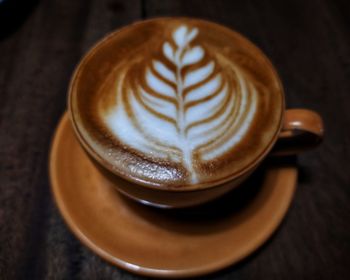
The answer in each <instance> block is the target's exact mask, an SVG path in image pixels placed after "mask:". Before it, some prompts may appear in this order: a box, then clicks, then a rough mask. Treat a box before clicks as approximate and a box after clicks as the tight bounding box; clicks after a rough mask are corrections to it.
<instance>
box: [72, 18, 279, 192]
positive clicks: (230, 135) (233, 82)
mask: <svg viewBox="0 0 350 280" xmlns="http://www.w3.org/2000/svg"><path fill="white" fill-rule="evenodd" d="M154 21H157V20H154ZM150 22H151V23H152V21H150ZM163 22H164V24H163V25H159V26H161V29H162V30H161V31H162V32H161V34H162V36H159V38H157V37H154V38H151V39H150V42H145V43H144V48H141V49H142V51H141V50H140V48H139V47H136V45H135V52H134V53H132V52H131V53H130V56H129V57H128V56H126V58H124V59H121V60H119V63H118V61H115V63H116V64H115V65H114V66H113V67H112V68H110V70H109V72H106V76H105V78H104V81H101V85H100V86H99V88H98V90H97V91H96V92H97V93H96V94H94V98H91V100H93V101H91V102H90V103H88V102H87V104H88V105H86V106H85V108H84V106H81V107H80V109H81V110H82V111H84V110H85V111H86V112H87V111H89V112H90V114H92V116H93V117H92V118H93V121H95V122H96V124H97V125H96V126H95V128H94V129H92V130H91V129H90V130H89V129H86V130H85V132H86V134H85V135H86V137H87V138H88V142H89V141H91V142H94V143H92V145H91V146H93V147H95V149H96V150H98V152H99V153H100V154H101V155H102V157H106V152H105V151H106V150H107V148H106V147H107V146H106V142H105V139H104V138H103V137H101V135H108V139H109V140H108V141H109V143H108V151H109V154H112V155H113V156H111V157H110V159H109V162H111V163H112V165H114V169H115V170H117V172H118V170H119V169H122V171H124V172H123V173H124V174H125V171H126V172H131V173H133V174H130V177H132V178H135V177H139V178H141V179H142V180H143V181H146V182H147V181H149V182H151V183H152V181H154V180H155V181H157V178H164V174H158V177H157V174H156V173H152V175H151V176H149V175H145V174H149V172H150V170H145V168H148V167H149V163H150V162H151V163H153V164H158V165H161V166H163V167H166V166H169V170H170V169H171V168H173V169H176V170H177V171H178V172H177V178H175V179H174V180H173V181H174V182H171V181H172V178H170V180H167V182H166V183H167V184H169V182H170V184H172V183H174V185H177V184H178V185H180V184H185V185H186V184H188V185H195V184H201V183H203V182H205V181H208V180H213V179H220V175H221V176H222V177H225V176H226V177H227V175H228V172H227V170H226V169H225V168H223V169H222V172H221V171H220V170H219V167H220V163H218V161H220V160H224V161H226V162H227V163H229V162H233V161H235V157H236V155H235V153H237V158H239V156H240V157H242V155H241V153H242V152H245V153H247V156H246V158H245V160H241V161H240V162H238V163H237V161H236V164H240V165H243V166H241V167H244V164H247V163H249V160H250V161H251V160H253V158H254V156H256V154H258V153H259V152H261V151H262V150H263V149H264V148H266V146H267V145H268V144H269V141H271V139H272V138H273V136H274V133H275V132H276V130H277V128H278V126H279V122H280V114H281V108H282V106H281V105H282V97H281V93H280V92H277V91H276V88H273V87H275V86H276V84H277V86H278V83H276V81H273V77H269V76H268V75H267V74H269V73H267V74H266V73H264V74H262V78H261V80H258V79H257V77H259V75H257V74H256V73H254V71H259V70H260V69H259V68H261V69H263V68H264V67H261V66H259V65H258V64H259V63H265V64H268V62H266V61H263V60H262V59H261V57H258V59H257V61H256V62H254V61H253V64H254V63H256V64H257V65H258V66H257V67H256V69H255V68H254V67H255V66H254V65H251V63H252V61H251V60H249V59H251V55H252V54H250V53H249V52H252V51H253V50H254V49H249V48H248V49H247V48H243V49H242V50H240V49H239V48H238V49H237V50H236V52H235V50H234V49H230V45H232V46H233V47H234V45H235V44H239V40H237V42H232V41H230V40H229V39H230V38H225V36H223V37H220V35H219V34H220V33H218V35H217V36H218V40H217V42H216V41H215V38H214V37H213V34H215V32H213V30H208V29H206V28H203V24H204V23H205V22H202V21H197V22H196V21H193V20H192V21H191V20H182V21H181V20H171V19H167V20H164V19H163ZM198 22H202V24H196V23H198ZM168 23H169V24H168ZM144 24H145V25H147V22H146V23H144ZM205 24H208V25H209V27H210V28H212V29H215V28H218V25H213V26H211V24H209V23H205ZM205 24H204V25H205ZM141 25H142V24H141ZM141 27H142V26H138V28H141ZM204 27H205V26H204ZM219 29H220V28H219ZM214 31H215V30H214ZM217 31H218V32H219V31H220V30H217ZM125 32H127V31H125ZM129 32H133V30H132V28H129ZM225 32H227V29H225ZM207 33H208V34H209V35H208V38H207V39H206V35H207ZM158 35H159V34H158ZM223 35H225V34H223ZM116 36H118V34H117V35H116ZM154 36H157V35H156V34H155V35H154ZM231 39H232V38H231ZM225 40H226V41H225ZM151 42H152V43H151ZM213 42H214V43H213ZM244 43H246V44H249V42H247V41H245V42H244ZM250 47H251V48H253V47H252V46H250ZM110 51H112V49H110ZM115 51H116V52H117V51H118V49H115ZM243 51H246V52H247V54H248V56H247V58H246V57H245V56H244V53H243ZM124 52H127V51H126V50H124ZM142 52H143V53H142ZM257 55H258V56H259V55H261V54H260V53H258V52H257ZM235 56H236V57H237V60H235V59H233V57H235ZM259 60H260V62H259ZM247 61H248V62H249V63H248V62H247ZM267 66H269V65H267ZM249 71H251V72H249ZM270 72H271V69H270ZM272 74H273V73H272ZM263 75H265V76H268V77H263ZM270 75H271V73H270ZM101 78H102V79H103V77H101ZM264 79H265V80H269V79H270V80H272V82H274V84H272V86H271V85H269V84H267V82H266V81H265V80H264ZM269 86H270V87H272V89H271V90H269V88H268V87H269ZM269 95H270V96H269ZM79 98H84V96H83V95H82V94H81V95H80V96H79ZM89 98H90V97H88V99H89ZM273 98H275V100H272V99H273ZM271 100H272V101H271ZM269 106H270V107H269ZM278 106H279V107H278ZM91 112H92V113H91ZM268 113H270V114H271V116H270V117H268V116H267V114H268ZM83 114H84V112H83ZM83 114H82V115H83ZM83 118H84V117H83ZM264 121H269V122H271V123H270V124H267V125H266V124H264V125H263V126H261V127H262V128H264V129H265V131H263V133H261V132H259V131H258V132H259V133H256V132H257V131H256V130H259V125H257V123H259V122H264ZM83 122H84V120H83V121H82V123H83ZM82 127H83V126H82ZM266 127H267V129H266ZM83 129H84V128H83ZM98 130H100V132H98ZM98 133H100V135H99V136H97V135H96V134H98ZM257 135H258V137H259V139H249V138H251V137H257ZM94 136H95V137H94ZM108 141H107V142H108ZM247 144H248V145H247ZM104 147H105V148H104ZM114 149H115V150H116V151H117V150H118V149H119V152H117V153H114ZM120 149H122V150H123V155H122V156H120V158H123V159H125V158H126V161H125V160H123V161H120V162H119V161H118V156H117V155H118V154H119V155H121V151H120ZM111 151H112V152H111ZM128 153H129V157H130V164H129V163H128V162H127V157H128V155H127V154H128ZM131 157H133V159H132V160H131ZM135 159H136V160H137V159H138V160H139V161H140V164H139V165H136V168H135V164H131V162H135ZM107 160H108V158H107ZM146 162H147V164H146ZM142 163H144V164H142ZM122 164H123V166H121V165H122ZM238 167H239V166H238ZM238 167H237V169H239V168H238ZM210 168H211V169H210ZM232 169H233V170H234V169H235V168H232ZM220 172H221V174H220ZM179 173H180V180H179V176H178V175H179ZM210 176H211V178H210ZM157 183H159V180H158V182H157Z"/></svg>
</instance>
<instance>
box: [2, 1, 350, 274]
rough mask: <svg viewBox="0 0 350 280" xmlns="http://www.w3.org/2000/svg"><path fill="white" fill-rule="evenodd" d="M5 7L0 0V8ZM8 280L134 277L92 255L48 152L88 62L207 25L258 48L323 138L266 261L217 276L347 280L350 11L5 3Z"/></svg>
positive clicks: (286, 5)
mask: <svg viewBox="0 0 350 280" xmlns="http://www.w3.org/2000/svg"><path fill="white" fill-rule="evenodd" d="M0 2H1V1H0ZM0 5H1V6H0V32H1V33H0V35H1V36H0V279H1V280H2V279H136V278H138V277H136V276H133V275H131V274H129V273H127V272H124V271H122V270H119V269H117V268H115V267H113V266H111V265H109V264H107V263H106V262H104V261H103V260H101V259H100V258H99V257H97V256H96V255H95V254H93V253H92V252H91V251H90V250H88V249H87V248H85V247H83V246H82V245H81V244H80V242H79V241H78V240H77V239H76V238H75V237H74V236H73V235H72V234H71V233H70V231H69V230H68V229H67V227H66V225H65V224H64V222H63V220H62V218H61V216H60V215H59V213H58V210H57V208H56V206H55V205H54V203H53V199H52V196H51V192H50V185H49V178H48V172H47V170H48V165H47V161H48V151H49V146H50V141H51V138H52V134H53V132H54V129H55V126H56V125H57V123H58V120H59V118H60V116H61V115H62V113H63V112H64V111H65V109H66V92H67V86H68V82H69V79H70V76H71V74H72V71H73V69H74V67H75V65H76V64H77V62H78V61H79V59H80V58H81V56H82V55H83V54H84V53H85V52H86V51H87V50H88V49H89V48H90V47H91V46H92V45H93V44H94V43H95V42H97V41H98V40H99V39H100V38H102V37H103V36H104V35H105V34H107V33H108V32H110V31H112V30H114V29H116V28H119V27H121V26H123V25H126V24H129V23H131V22H133V21H135V20H139V19H142V18H149V17H155V16H167V15H172V16H173V15H182V16H184V15H185V16H194V17H201V18H205V19H209V20H213V21H216V22H219V23H222V24H224V25H227V26H229V27H232V28H234V29H236V30H238V31H239V32H241V33H243V34H244V35H246V36H247V37H248V38H250V39H251V40H252V41H253V42H254V43H256V44H257V45H258V46H259V47H260V48H261V49H262V50H263V51H264V52H265V53H266V54H267V55H268V56H269V57H270V58H271V60H272V61H273V63H274V64H275V66H276V68H277V69H278V71H279V73H280V75H281V78H282V80H283V82H284V86H285V90H286V98H287V104H288V107H306V108H310V109H313V110H316V111H318V112H319V113H320V114H321V115H322V116H323V118H324V122H325V128H326V133H325V140H324V143H323V144H322V146H320V147H319V148H318V149H316V150H314V151H311V152H308V153H305V154H303V155H300V156H299V159H298V166H299V171H300V175H299V180H298V187H297V192H296V196H295V199H294V201H293V203H292V206H291V208H290V210H289V212H288V215H287V216H286V218H285V220H284V222H283V224H282V226H281V227H280V229H279V230H278V232H277V234H275V235H274V237H273V238H272V239H271V240H270V241H269V242H268V243H267V244H266V245H265V246H264V247H263V248H262V249H261V250H259V251H258V252H257V253H255V254H253V256H252V257H249V258H248V259H246V260H245V261H243V262H241V263H239V264H238V265H236V266H233V267H230V268H228V269H226V270H224V271H222V272H219V273H218V274H215V275H213V276H210V278H223V279H284V280H286V279H350V261H349V260H350V259H349V254H350V199H349V198H350V196H349V193H350V167H349V165H350V164H349V161H350V133H349V129H350V113H349V111H350V5H349V1H346V0H343V1H332V0H329V1H326V0H324V1H321V0H320V1H304V0H297V1H280V0H275V1H261V0H254V1H253V0H249V1H243V0H241V1H230V0H227V1H224V0H216V1H209V0H206V1H205V0H182V1H181V0H180V1H170V0H164V1H156V0H144V1H141V0H128V1H121V0H79V1H78V0H51V1H49V0H47V1H44V0H42V1H30V0H27V1H18V0H5V2H4V3H2V4H0Z"/></svg>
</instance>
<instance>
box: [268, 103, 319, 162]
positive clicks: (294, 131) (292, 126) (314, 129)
mask: <svg viewBox="0 0 350 280" xmlns="http://www.w3.org/2000/svg"><path fill="white" fill-rule="evenodd" d="M323 131H324V129H323V121H322V118H321V116H320V115H319V114H318V113H316V112H314V111H311V110H307V109H289V110H286V112H285V115H284V121H283V126H282V130H281V133H280V135H279V139H278V140H277V142H276V144H275V146H274V147H273V149H272V155H275V156H286V155H295V154H298V153H300V152H303V151H305V150H309V149H312V148H314V147H316V146H318V145H319V144H320V143H321V142H322V139H323Z"/></svg>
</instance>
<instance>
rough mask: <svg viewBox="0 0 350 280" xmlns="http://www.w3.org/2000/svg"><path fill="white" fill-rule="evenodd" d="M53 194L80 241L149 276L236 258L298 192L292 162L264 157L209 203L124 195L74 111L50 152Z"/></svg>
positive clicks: (206, 268)
mask: <svg viewBox="0 0 350 280" xmlns="http://www.w3.org/2000/svg"><path fill="white" fill-rule="evenodd" d="M50 179H51V185H52V191H53V195H54V197H55V200H56V203H57V205H58V208H59V209H60V211H61V214H62V215H63V217H64V219H65V221H66V223H67V224H68V226H69V227H70V229H71V230H72V231H73V232H74V234H75V235H76V236H77V237H78V238H79V239H80V241H81V242H82V243H83V244H85V245H86V246H87V247H89V248H90V249H91V250H92V251H93V252H95V253H96V254H97V255H99V256H100V257H102V258H103V259H105V260H107V261H109V262H110V263H112V264H114V265H116V266H118V267H120V268H123V269H125V270H128V271H130V272H133V273H136V274H140V275H143V276H152V277H167V278H180V277H191V276H199V275H203V274H207V273H211V272H214V271H217V270H219V269H222V268H224V267H227V266H229V265H232V264H234V263H237V262H238V261H240V260H242V259H243V258H244V257H246V256H248V255H249V254H251V253H252V252H253V251H254V250H256V249H257V248H258V247H259V246H261V245H262V244H263V243H264V242H265V241H266V240H267V239H268V238H269V237H270V236H271V235H272V233H273V232H274V231H275V230H276V228H277V227H278V225H279V224H280V223H281V221H282V219H283V217H284V215H285V214H286V212H287V210H288V207H289V205H290V203H291V200H292V198H293V194H294V190H295V185H296V179H297V170H296V167H295V165H294V164H293V163H283V164H281V163H278V164H276V162H275V163H274V162H265V163H264V164H262V167H260V168H259V169H258V170H257V171H256V172H254V174H253V175H252V176H251V178H250V179H248V181H246V182H245V183H244V184H243V185H242V186H240V187H238V188H236V189H235V190H233V191H231V192H230V193H229V194H227V195H225V196H224V197H223V198H220V199H218V200H217V201H214V202H211V203H209V204H206V205H204V206H200V207H193V208H189V209H182V210H161V209H155V208H151V207H149V206H144V205H141V204H138V203H137V202H134V201H131V200H129V199H128V198H125V197H124V196H122V195H121V194H119V193H118V192H117V191H116V190H115V189H114V188H113V186H111V185H110V184H109V183H108V182H107V181H105V180H104V178H103V177H102V176H101V175H100V174H99V173H98V172H97V170H96V169H95V167H94V166H93V165H92V163H91V162H90V161H89V159H88V158H87V156H86V155H85V153H84V152H83V150H82V149H81V148H80V146H79V144H78V142H77V140H76V139H75V136H74V132H73V129H72V127H71V124H70V121H69V118H68V115H67V113H66V114H65V115H64V116H63V118H62V119H61V121H60V124H59V126H58V128H57V131H56V133H55V136H54V139H53V144H52V148H51V154H50Z"/></svg>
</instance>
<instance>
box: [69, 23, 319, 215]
mask: <svg viewBox="0 0 350 280" xmlns="http://www.w3.org/2000/svg"><path fill="white" fill-rule="evenodd" d="M153 21H156V20H153ZM139 24H141V25H142V24H143V23H139ZM232 32H234V31H232ZM118 34H119V33H118V32H115V33H112V34H111V35H109V36H108V37H106V38H105V39H104V40H102V42H103V43H98V44H97V45H96V46H94V47H93V48H92V49H91V50H90V51H89V52H88V54H87V55H86V56H85V57H84V58H83V60H82V61H81V62H80V64H79V65H78V67H77V69H76V71H75V74H74V76H73V78H72V81H71V85H70V89H69V99H68V105H69V113H70V119H71V122H72V125H73V128H74V131H75V135H76V136H77V139H78V142H79V143H80V145H81V146H82V148H83V149H84V150H85V152H86V153H87V155H88V156H89V158H90V159H91V160H92V162H93V163H94V164H95V166H96V167H97V169H98V170H100V173H101V174H102V176H103V177H104V178H105V179H106V180H107V181H108V182H109V183H111V184H112V185H113V186H114V187H115V188H116V189H117V190H118V191H119V192H121V193H122V194H124V195H126V196H127V197H129V198H131V199H134V200H136V201H138V202H141V203H143V204H147V205H152V206H156V207H161V208H181V207H188V206H194V205H198V204H202V203H205V202H208V201H210V200H213V199H215V198H217V197H219V196H221V195H223V194H225V193H226V192H228V191H230V190H232V189H233V188H235V187H236V186H238V185H239V184H240V183H242V182H243V181H244V180H245V179H246V178H247V177H248V176H249V175H250V174H251V173H252V172H253V171H254V170H255V169H256V168H257V167H258V166H259V164H260V163H261V162H262V161H263V159H265V158H266V157H267V156H285V155H293V154H297V153H299V152H302V151H305V150H307V149H310V148H313V147H315V146H317V145H318V144H319V143H320V142H321V140H322V137H323V123H322V119H321V117H320V116H319V115H318V114H317V113H316V112H314V111H310V110H306V109H289V110H286V109H285V107H284V106H285V104H284V93H283V89H282V86H281V82H280V79H279V77H278V74H277V72H276V71H275V69H274V68H273V66H272V64H271V63H270V62H269V60H268V59H267V58H266V56H265V55H264V54H263V53H262V52H261V51H260V50H259V51H258V55H259V59H261V58H262V59H264V61H266V65H267V66H268V67H269V69H268V70H269V72H271V73H272V75H274V80H275V81H277V83H278V88H279V89H280V93H279V94H280V96H281V100H282V102H280V104H281V105H280V108H277V109H278V110H279V112H282V113H281V114H280V117H279V120H278V123H279V125H278V127H276V129H275V131H273V135H274V137H273V138H272V139H271V141H269V143H268V144H266V146H265V147H264V149H263V152H262V153H261V154H260V155H259V157H258V158H256V159H255V160H254V161H253V162H251V163H250V164H249V165H248V166H245V168H244V169H242V170H241V171H240V172H236V173H235V174H234V175H232V176H230V177H229V178H228V177H226V178H225V179H223V180H216V181H215V182H212V183H208V184H204V185H199V186H197V187H181V186H180V187H176V188H169V187H167V186H166V184H164V186H162V185H161V184H157V185H152V184H147V183H144V182H142V181H137V180H134V179H133V178H132V177H131V176H128V174H121V173H120V172H118V171H116V170H115V169H114V168H113V167H111V165H110V164H109V163H108V162H107V161H106V160H104V159H103V158H101V156H100V155H99V154H98V153H97V151H96V149H95V148H94V147H93V146H92V145H90V144H89V143H88V141H87V139H86V136H85V134H84V133H82V130H81V128H80V126H81V123H80V122H79V121H78V119H79V118H78V117H77V115H78V112H77V106H75V105H74V104H73V103H74V102H73V101H72V99H73V98H74V97H75V96H76V95H77V91H79V90H82V89H83V88H84V87H78V86H77V84H78V83H81V82H82V80H83V81H84V79H94V71H96V74H97V72H98V71H102V70H101V69H99V67H96V65H98V62H99V59H101V65H102V64H105V65H108V53H104V49H103V48H104V46H105V45H106V42H107V43H108V41H109V40H113V38H115V37H116V36H119V35H118ZM234 34H235V36H236V37H237V38H238V37H239V39H240V40H244V42H245V43H246V44H249V45H250V46H252V48H254V49H257V50H258V48H256V47H255V46H254V45H253V44H252V43H251V42H249V41H248V40H247V39H245V38H244V37H243V36H241V35H240V34H238V33H237V32H234ZM94 56H95V57H97V56H98V57H99V58H98V59H95V60H94V59H93V58H94ZM96 61H97V64H96ZM92 62H93V63H92ZM101 68H102V69H103V67H101ZM97 76H98V75H97ZM85 121H88V120H85Z"/></svg>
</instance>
